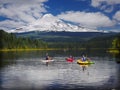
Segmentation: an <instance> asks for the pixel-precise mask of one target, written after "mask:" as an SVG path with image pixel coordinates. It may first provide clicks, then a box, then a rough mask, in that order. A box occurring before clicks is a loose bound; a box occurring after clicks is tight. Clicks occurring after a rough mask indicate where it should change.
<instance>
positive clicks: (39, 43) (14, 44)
mask: <svg viewBox="0 0 120 90" xmlns="http://www.w3.org/2000/svg"><path fill="white" fill-rule="evenodd" d="M0 43H1V44H0V49H1V50H7V49H70V50H71V49H74V50H78V49H106V50H108V49H110V50H113V49H116V50H117V51H120V34H116V35H110V36H102V37H100V36H99V37H95V38H92V39H88V40H85V41H76V42H70V41H69V42H61V41H60V42H59V41H57V42H54V41H53V42H47V41H43V40H41V39H40V38H39V39H35V38H30V37H17V36H16V35H15V34H12V33H7V32H5V31H3V30H0Z"/></svg>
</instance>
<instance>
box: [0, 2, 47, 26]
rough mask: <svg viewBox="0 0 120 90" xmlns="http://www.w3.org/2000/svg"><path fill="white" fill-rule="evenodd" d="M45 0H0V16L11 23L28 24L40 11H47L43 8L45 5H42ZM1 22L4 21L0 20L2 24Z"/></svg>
mask: <svg viewBox="0 0 120 90" xmlns="http://www.w3.org/2000/svg"><path fill="white" fill-rule="evenodd" d="M47 1H48V0H0V16H4V17H7V18H9V19H10V20H12V21H11V23H12V22H13V23H14V22H17V23H18V24H19V23H26V24H29V23H31V22H34V21H35V20H36V19H38V18H40V17H41V16H42V12H47V11H46V9H45V7H46V6H44V2H47ZM5 22H6V21H5ZM8 22H10V21H8ZM3 24H5V23H3V22H2V25H3ZM0 26H1V25H0ZM3 26H4V25H3ZM18 26H19V25H18ZM18 26H16V27H18ZM1 27H2V26H1ZM11 27H12V26H11ZM13 28H14V26H13Z"/></svg>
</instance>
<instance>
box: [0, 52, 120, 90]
mask: <svg viewBox="0 0 120 90" xmlns="http://www.w3.org/2000/svg"><path fill="white" fill-rule="evenodd" d="M32 53H33V52H32ZM40 53H41V55H40ZM59 53H60V52H59ZM59 53H56V57H54V60H55V61H54V62H51V63H49V64H48V66H46V63H44V62H42V61H41V60H44V55H45V52H37V53H36V52H35V53H33V54H31V53H26V55H25V53H24V55H23V56H24V57H18V58H16V59H15V58H14V63H12V64H8V65H5V66H4V67H2V68H1V76H0V79H1V81H2V83H1V86H2V88H1V89H0V90H2V89H3V90H9V89H11V90H14V89H16V90H18V88H19V89H25V90H26V89H28V90H36V89H39V90H53V89H55V90H56V89H57V90H58V89H61V90H63V89H79V90H112V89H116V87H118V85H119V84H120V83H119V78H118V76H119V75H120V74H119V70H118V69H117V64H116V63H115V62H114V61H112V60H109V57H90V58H91V59H92V60H93V61H94V62H95V64H93V65H90V66H88V65H86V66H85V65H84V66H81V65H79V64H77V63H76V61H75V62H72V63H69V62H66V60H65V58H66V57H65V56H59ZM49 54H50V55H52V54H53V53H49ZM32 55H33V56H32ZM57 55H58V56H57ZM66 55H67V54H66ZM18 56H19V54H18ZM75 58H76V60H77V59H78V58H79V57H75ZM3 59H4V60H7V59H5V58H3ZM118 90H119V89H118Z"/></svg>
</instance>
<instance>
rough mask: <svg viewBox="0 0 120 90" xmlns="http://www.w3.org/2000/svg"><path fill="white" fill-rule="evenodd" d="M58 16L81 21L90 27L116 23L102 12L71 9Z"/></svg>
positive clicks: (107, 25) (77, 21)
mask: <svg viewBox="0 0 120 90" xmlns="http://www.w3.org/2000/svg"><path fill="white" fill-rule="evenodd" d="M58 17H59V18H61V19H64V20H67V21H71V22H74V23H79V24H81V25H83V26H85V27H89V28H99V27H109V26H113V25H114V24H115V22H114V21H112V20H110V19H109V18H108V17H107V16H105V15H104V14H102V13H100V12H97V13H86V12H74V11H69V12H65V13H62V14H61V15H58Z"/></svg>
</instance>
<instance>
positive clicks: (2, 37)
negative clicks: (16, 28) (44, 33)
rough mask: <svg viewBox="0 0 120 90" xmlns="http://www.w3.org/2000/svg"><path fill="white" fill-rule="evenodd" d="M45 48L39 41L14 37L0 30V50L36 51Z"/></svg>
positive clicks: (43, 43)
mask: <svg viewBox="0 0 120 90" xmlns="http://www.w3.org/2000/svg"><path fill="white" fill-rule="evenodd" d="M36 48H40V49H43V48H47V43H45V42H43V41H42V40H40V39H30V38H22V37H16V36H15V35H14V34H12V33H7V32H5V31H3V30H0V49H36Z"/></svg>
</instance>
